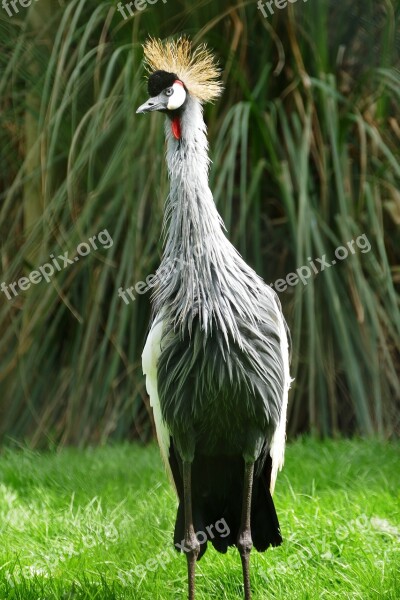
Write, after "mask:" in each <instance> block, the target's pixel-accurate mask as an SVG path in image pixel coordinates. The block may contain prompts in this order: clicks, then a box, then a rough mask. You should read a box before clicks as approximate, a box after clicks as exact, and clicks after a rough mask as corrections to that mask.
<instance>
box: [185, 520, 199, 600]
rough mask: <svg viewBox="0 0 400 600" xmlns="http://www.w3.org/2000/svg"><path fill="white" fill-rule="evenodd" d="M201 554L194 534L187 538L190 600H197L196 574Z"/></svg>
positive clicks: (186, 549)
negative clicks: (197, 562)
mask: <svg viewBox="0 0 400 600" xmlns="http://www.w3.org/2000/svg"><path fill="white" fill-rule="evenodd" d="M199 553H200V544H199V541H198V539H197V537H196V535H195V533H194V530H193V535H189V537H188V538H186V537H185V554H186V558H187V566H188V586H189V594H188V598H189V600H195V593H196V586H195V573H196V561H197V557H198V556H199Z"/></svg>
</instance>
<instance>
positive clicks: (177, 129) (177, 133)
mask: <svg viewBox="0 0 400 600" xmlns="http://www.w3.org/2000/svg"><path fill="white" fill-rule="evenodd" d="M171 128H172V133H173V135H174V138H175V139H176V140H180V139H181V134H182V132H181V120H180V118H179V117H175V119H173V121H172V123H171Z"/></svg>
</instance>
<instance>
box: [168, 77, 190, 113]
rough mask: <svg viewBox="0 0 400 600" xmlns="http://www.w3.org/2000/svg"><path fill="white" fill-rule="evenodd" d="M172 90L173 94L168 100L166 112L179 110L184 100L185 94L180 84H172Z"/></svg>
mask: <svg viewBox="0 0 400 600" xmlns="http://www.w3.org/2000/svg"><path fill="white" fill-rule="evenodd" d="M172 89H173V90H174V93H173V94H172V96H170V98H169V102H168V105H167V108H168V110H176V109H177V108H180V107H181V106H182V104H183V103H184V102H185V100H186V92H185V88H184V87H183V85H181V84H180V83H174V85H173V86H172Z"/></svg>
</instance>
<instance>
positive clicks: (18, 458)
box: [0, 439, 400, 600]
mask: <svg viewBox="0 0 400 600" xmlns="http://www.w3.org/2000/svg"><path fill="white" fill-rule="evenodd" d="M399 459H400V447H399V445H398V444H396V445H388V444H382V443H380V442H375V441H372V442H371V441H370V442H365V441H339V442H333V441H329V442H325V443H320V442H315V441H311V440H309V439H305V440H301V441H298V442H295V443H293V444H291V445H289V447H288V449H287V455H286V467H285V469H284V471H283V473H282V474H281V475H280V477H279V480H278V484H277V489H276V494H275V503H276V507H277V510H278V513H279V516H280V522H281V528H282V531H283V535H284V539H285V541H284V544H283V546H281V547H280V548H277V549H274V550H272V551H271V550H270V551H268V552H266V553H265V554H258V553H256V552H254V553H253V555H252V583H253V588H254V599H255V600H257V599H263V598H282V599H283V598H285V599H289V600H294V599H297V598H298V599H306V598H307V599H308V598H318V599H320V598H360V599H363V600H365V599H367V598H371V599H372V598H376V599H378V598H379V599H380V598H385V599H393V600H395V599H398V598H399V597H400V575H399V573H398V564H399V550H400V546H399V541H400V509H399V506H400V503H399V500H400V493H399V490H400V485H399V484H400V474H399V468H398V466H399V462H400V461H399ZM0 464H1V468H0V515H1V520H0V523H1V526H0V527H1V539H2V549H1V551H0V552H1V559H0V598H1V599H8V598H15V599H19V598H20V599H23V600H30V599H32V600H33V599H34V600H38V599H39V598H40V599H46V600H50V599H53V598H54V599H55V600H61V599H67V598H71V599H79V598H85V599H86V598H87V599H89V598H90V599H94V598H99V599H101V600H106V599H114V598H115V599H116V598H140V599H141V600H145V599H149V600H150V599H152V600H154V599H157V598H160V599H162V600H169V599H171V600H172V599H173V600H175V599H176V598H184V597H185V593H186V592H185V590H186V566H185V559H184V558H183V556H179V555H178V554H176V555H174V554H172V552H171V553H170V554H168V555H164V557H166V556H170V561H169V564H168V565H167V566H166V569H164V568H163V567H162V566H161V565H157V564H156V563H155V567H156V569H155V570H153V571H148V572H147V574H146V575H145V576H143V577H138V576H137V575H136V574H135V573H134V569H135V568H136V567H137V565H140V564H145V563H146V561H148V560H150V559H156V560H158V559H159V558H160V557H162V556H163V555H162V553H165V552H166V551H168V550H169V549H170V548H171V544H172V537H171V536H172V527H173V522H174V516H175V505H176V502H175V498H174V494H173V492H172V490H171V489H170V486H169V484H168V482H167V479H166V476H165V474H164V471H163V467H162V464H161V460H160V458H159V454H158V449H157V448H156V447H155V446H151V447H149V448H147V449H143V448H140V447H138V446H129V445H122V446H116V447H105V448H101V449H96V450H86V451H84V452H81V451H78V450H63V451H61V452H59V453H46V454H41V453H36V452H31V451H27V450H24V451H19V452H16V451H11V450H10V451H5V452H4V453H3V455H2V457H1V463H0ZM153 564H154V563H153ZM150 566H152V564H151V563H150ZM197 585H198V600H202V599H207V598H229V599H230V598H232V599H233V598H241V568H240V561H239V557H238V554H237V552H236V551H235V550H234V549H231V550H230V551H229V553H228V555H227V556H223V555H220V554H217V553H216V552H215V551H214V550H213V549H210V550H209V551H208V552H207V553H206V555H205V557H204V558H203V559H202V561H201V562H200V563H199V565H198V570H197Z"/></svg>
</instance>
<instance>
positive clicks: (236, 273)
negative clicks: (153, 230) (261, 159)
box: [154, 98, 261, 339]
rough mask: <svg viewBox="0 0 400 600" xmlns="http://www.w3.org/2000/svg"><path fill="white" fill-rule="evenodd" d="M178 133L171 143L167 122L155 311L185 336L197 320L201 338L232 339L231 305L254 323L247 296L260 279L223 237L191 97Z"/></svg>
mask: <svg viewBox="0 0 400 600" xmlns="http://www.w3.org/2000/svg"><path fill="white" fill-rule="evenodd" d="M181 132H182V133H181V139H180V140H177V139H175V137H174V136H173V134H172V131H171V123H170V121H169V120H167V122H166V137H167V143H168V149H167V165H168V172H169V178H170V194H169V196H168V199H167V202H166V207H165V215H164V231H165V234H166V236H165V246H164V254H163V259H162V262H161V266H160V268H159V270H158V279H159V282H160V285H159V287H158V289H157V291H156V293H155V296H154V301H155V310H156V312H158V311H159V310H161V309H164V310H167V311H168V312H169V315H168V318H169V321H170V322H171V323H172V326H173V327H174V328H177V327H178V328H179V329H180V330H181V331H182V330H186V329H187V330H189V332H190V331H191V329H192V325H193V321H194V320H195V318H196V317H198V319H199V321H200V325H201V327H202V329H203V330H204V331H205V333H206V334H207V332H210V331H211V329H212V328H213V324H216V325H217V327H218V328H219V329H220V330H222V331H223V333H224V335H225V337H226V339H228V334H230V335H231V336H233V337H234V338H236V339H237V337H238V330H237V324H236V319H235V316H234V307H237V308H238V311H239V312H241V313H242V314H243V313H249V318H251V319H253V320H254V315H252V314H251V311H249V306H251V305H252V299H251V297H250V296H251V293H257V288H258V289H260V285H261V280H260V279H259V278H258V277H257V276H256V274H255V273H254V272H253V271H252V270H251V269H250V268H249V267H248V266H247V265H246V263H245V262H244V261H243V260H242V259H241V257H240V255H239V254H238V253H237V251H236V250H235V248H234V247H233V246H232V244H231V243H230V242H229V241H228V239H227V238H226V237H225V235H224V233H223V227H224V225H223V222H222V219H221V217H220V215H219V214H218V211H217V209H216V206H215V203H214V200H213V196H212V193H211V191H210V188H209V184H208V171H209V165H210V159H209V157H208V142H207V137H206V126H205V123H204V120H203V114H202V107H201V105H200V103H199V102H198V101H197V100H195V99H193V98H188V102H187V106H186V108H185V111H184V112H183V114H182V116H181ZM250 290H252V292H251V291H250Z"/></svg>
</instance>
